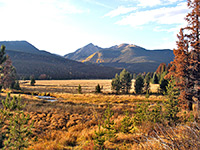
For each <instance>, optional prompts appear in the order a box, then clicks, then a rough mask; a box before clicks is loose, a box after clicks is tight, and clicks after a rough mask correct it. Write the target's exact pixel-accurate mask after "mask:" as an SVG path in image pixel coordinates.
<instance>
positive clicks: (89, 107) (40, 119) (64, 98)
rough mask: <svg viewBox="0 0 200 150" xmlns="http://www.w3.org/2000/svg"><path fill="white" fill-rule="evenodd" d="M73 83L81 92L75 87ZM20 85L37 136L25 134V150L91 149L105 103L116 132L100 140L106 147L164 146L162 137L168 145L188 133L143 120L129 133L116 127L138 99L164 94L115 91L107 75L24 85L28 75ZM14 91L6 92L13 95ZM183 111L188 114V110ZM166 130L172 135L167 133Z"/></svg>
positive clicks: (155, 98) (159, 101)
mask: <svg viewBox="0 0 200 150" xmlns="http://www.w3.org/2000/svg"><path fill="white" fill-rule="evenodd" d="M133 83H134V81H133ZM79 84H80V85H81V86H82V92H83V94H78V93H77V88H78V85H79ZM97 84H100V86H103V90H102V92H103V93H100V94H97V93H95V92H94V91H95V86H96V85H97ZM20 86H21V88H22V90H21V91H18V93H20V95H21V98H22V102H23V103H26V107H25V108H24V111H25V112H26V113H27V114H29V115H30V117H31V120H30V123H31V122H32V121H34V129H33V135H34V136H33V139H34V138H35V137H37V140H36V141H35V140H33V139H32V140H30V143H31V145H30V146H29V147H28V148H27V149H29V150H32V149H34V150H71V149H73V150H79V149H83V150H93V149H95V140H94V138H95V136H96V135H95V132H96V131H98V124H99V123H103V122H104V119H103V118H104V113H105V110H106V109H107V108H108V105H109V107H110V109H111V111H113V113H114V115H113V116H112V118H111V119H112V120H113V121H114V123H115V126H114V128H115V129H116V135H117V136H116V138H115V139H114V140H113V141H110V140H106V141H105V143H104V146H105V148H106V149H108V150H115V149H120V150H126V149H129V150H132V149H138V150H143V149H165V147H164V146H163V145H162V144H163V143H162V142H168V145H169V147H170V148H171V149H173V147H174V144H175V143H174V142H180V145H181V144H182V143H181V141H182V140H186V141H189V140H188V139H189V137H190V136H188V135H185V136H182V131H183V132H184V133H185V132H186V131H188V129H187V128H186V127H182V126H180V127H178V128H176V129H177V130H171V128H165V127H164V126H163V125H162V124H155V123H151V122H143V123H142V124H141V125H139V126H137V127H135V128H134V130H132V131H131V132H130V133H122V132H121V127H122V124H121V122H122V120H123V119H124V118H125V112H126V111H128V112H129V116H130V121H131V120H132V119H133V117H134V115H135V113H136V107H137V105H138V104H139V105H141V104H142V103H150V104H151V105H150V107H154V106H155V105H157V104H159V105H162V102H163V100H165V97H164V96H162V95H157V94H155V95H154V94H152V95H150V97H149V98H146V97H145V95H134V94H132V92H133V89H132V90H131V92H130V94H126V95H115V94H113V93H112V90H111V80H37V81H36V84H35V86H30V81H28V80H27V81H20ZM132 86H133V85H132ZM157 88H158V85H151V90H152V91H154V92H156V91H157ZM16 93H17V92H15V94H11V95H12V96H14V95H16V96H18V94H16ZM36 94H38V95H50V96H53V97H55V99H57V100H58V101H56V102H48V101H45V100H42V99H39V98H38V97H37V95H36ZM5 97H6V93H1V99H5ZM186 115H188V116H189V113H187V114H186ZM133 125H134V124H133ZM154 129H155V130H154ZM192 131H193V129H192ZM194 131H195V135H192V138H194V139H195V140H196V141H197V143H198V142H199V141H198V140H197V138H196V137H198V136H199V134H197V135H196V129H194ZM198 132H199V131H198ZM155 133H156V134H157V135H158V136H159V138H158V137H156V136H155V135H154V134H155ZM168 134H170V135H171V137H172V138H174V139H169V138H168V137H167V136H168ZM188 134H189V131H188ZM149 140H151V141H152V142H150V143H149ZM170 144H171V145H170ZM193 144H194V143H193ZM197 147H198V145H197ZM193 148H194V147H193ZM97 149H100V148H97ZM174 149H176V148H174ZM185 149H188V148H185Z"/></svg>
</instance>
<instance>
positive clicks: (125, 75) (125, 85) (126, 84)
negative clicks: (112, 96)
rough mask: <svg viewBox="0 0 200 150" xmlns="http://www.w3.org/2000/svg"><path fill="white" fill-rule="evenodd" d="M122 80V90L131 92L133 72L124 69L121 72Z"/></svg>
mask: <svg viewBox="0 0 200 150" xmlns="http://www.w3.org/2000/svg"><path fill="white" fill-rule="evenodd" d="M119 76H120V82H121V90H122V93H126V94H127V93H129V91H130V89H131V84H132V82H131V80H132V77H131V74H130V73H129V72H128V71H126V69H124V70H122V72H121V73H120V75H119Z"/></svg>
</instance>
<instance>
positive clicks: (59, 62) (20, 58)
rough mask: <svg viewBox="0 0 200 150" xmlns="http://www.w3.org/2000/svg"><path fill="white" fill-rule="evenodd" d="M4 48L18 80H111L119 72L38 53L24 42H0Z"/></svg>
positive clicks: (44, 52)
mask: <svg viewBox="0 0 200 150" xmlns="http://www.w3.org/2000/svg"><path fill="white" fill-rule="evenodd" d="M0 44H2V45H5V46H6V53H7V54H8V55H9V56H10V57H11V60H12V62H13V65H14V66H15V68H16V70H17V74H18V76H19V78H29V77H30V76H31V75H34V76H35V78H40V77H42V78H46V79H88V78H93V79H96V78H112V77H114V75H115V73H117V72H119V71H120V70H118V69H114V68H110V67H101V66H97V65H87V64H83V63H80V62H76V61H73V60H69V59H65V58H64V57H62V56H58V55H55V54H51V53H49V52H46V51H40V50H38V49H37V48H35V47H34V46H33V45H31V44H30V43H28V42H26V41H17V42H16V41H9V42H0Z"/></svg>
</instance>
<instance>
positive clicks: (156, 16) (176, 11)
mask: <svg viewBox="0 0 200 150" xmlns="http://www.w3.org/2000/svg"><path fill="white" fill-rule="evenodd" d="M187 12H188V8H187V5H186V3H185V2H183V3H180V4H179V5H177V6H175V7H162V8H159V9H153V10H146V11H139V12H136V13H132V14H130V15H129V16H126V17H124V18H123V19H121V20H120V21H118V22H117V24H119V25H131V26H132V27H141V26H143V25H147V24H149V23H156V24H168V25H172V24H183V23H184V17H185V15H186V13H187Z"/></svg>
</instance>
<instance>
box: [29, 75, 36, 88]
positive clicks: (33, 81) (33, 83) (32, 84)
mask: <svg viewBox="0 0 200 150" xmlns="http://www.w3.org/2000/svg"><path fill="white" fill-rule="evenodd" d="M30 79H31V83H30V84H31V86H34V85H35V83H36V82H35V77H34V76H31V77H30Z"/></svg>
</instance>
